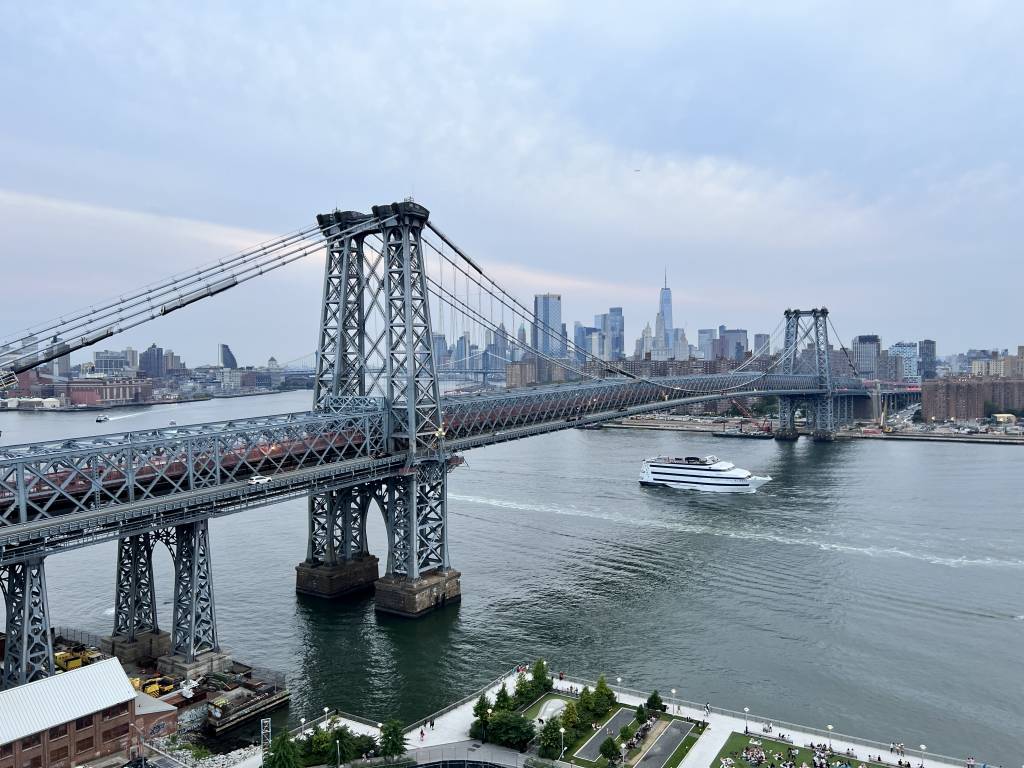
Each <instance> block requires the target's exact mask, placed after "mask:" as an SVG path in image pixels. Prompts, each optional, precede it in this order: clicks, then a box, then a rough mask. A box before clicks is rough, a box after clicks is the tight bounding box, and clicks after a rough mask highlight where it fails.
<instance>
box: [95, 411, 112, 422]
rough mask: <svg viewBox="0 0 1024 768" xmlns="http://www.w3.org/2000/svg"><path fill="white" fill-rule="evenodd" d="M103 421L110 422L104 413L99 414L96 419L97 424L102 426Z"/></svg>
mask: <svg viewBox="0 0 1024 768" xmlns="http://www.w3.org/2000/svg"><path fill="white" fill-rule="evenodd" d="M104 421H110V417H109V416H107V415H106V414H105V413H101V414H100V415H99V416H97V417H96V423H97V424H102V423H103V422H104Z"/></svg>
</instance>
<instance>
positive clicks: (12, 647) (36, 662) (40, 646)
mask: <svg viewBox="0 0 1024 768" xmlns="http://www.w3.org/2000/svg"><path fill="white" fill-rule="evenodd" d="M0 578H2V580H3V582H2V583H3V586H4V590H3V591H4V598H5V608H6V611H7V640H6V647H5V651H4V668H3V680H2V686H0V687H3V688H12V687H14V686H16V685H21V684H23V683H31V682H32V681H33V680H40V679H42V678H44V677H49V676H50V675H52V674H53V638H52V637H51V635H50V612H49V608H48V606H47V600H46V572H45V570H44V568H43V558H41V557H40V558H35V559H33V560H29V561H28V562H24V563H12V564H10V565H7V566H3V567H2V568H0Z"/></svg>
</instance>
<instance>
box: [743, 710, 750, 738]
mask: <svg viewBox="0 0 1024 768" xmlns="http://www.w3.org/2000/svg"><path fill="white" fill-rule="evenodd" d="M749 714H750V707H744V708H743V732H744V733H746V732H747V731H748V730H749V728H748V727H747V715H749Z"/></svg>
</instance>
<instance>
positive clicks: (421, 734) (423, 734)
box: [420, 728, 427, 741]
mask: <svg viewBox="0 0 1024 768" xmlns="http://www.w3.org/2000/svg"><path fill="white" fill-rule="evenodd" d="M426 735H427V734H426V733H425V732H424V730H423V729H422V728H420V741H423V737H424V736H426Z"/></svg>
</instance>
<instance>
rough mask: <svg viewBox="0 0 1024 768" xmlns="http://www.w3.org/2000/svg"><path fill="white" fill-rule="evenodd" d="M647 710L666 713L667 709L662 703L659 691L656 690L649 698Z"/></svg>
mask: <svg viewBox="0 0 1024 768" xmlns="http://www.w3.org/2000/svg"><path fill="white" fill-rule="evenodd" d="M647 708H648V709H652V710H654V711H655V712H664V711H665V709H666V707H665V705H664V704H663V703H662V701H661V696H659V695H658V691H657V690H654V691H652V692H651V695H650V696H648V697H647Z"/></svg>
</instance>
